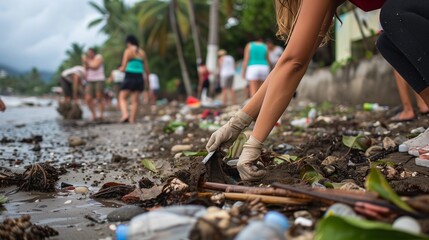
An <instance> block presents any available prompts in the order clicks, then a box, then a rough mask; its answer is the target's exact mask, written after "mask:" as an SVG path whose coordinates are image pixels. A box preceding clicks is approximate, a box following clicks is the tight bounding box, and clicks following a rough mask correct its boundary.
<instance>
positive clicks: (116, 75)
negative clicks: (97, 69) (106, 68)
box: [108, 64, 125, 109]
mask: <svg viewBox="0 0 429 240" xmlns="http://www.w3.org/2000/svg"><path fill="white" fill-rule="evenodd" d="M120 67H121V64H119V65H118V66H117V69H114V70H112V72H111V73H110V77H109V79H108V81H109V82H110V83H113V85H112V88H113V92H114V94H115V98H116V101H117V103H116V106H117V108H118V109H119V106H120V104H119V91H120V90H121V86H122V83H123V82H124V78H125V73H124V72H121V70H119V68H120Z"/></svg>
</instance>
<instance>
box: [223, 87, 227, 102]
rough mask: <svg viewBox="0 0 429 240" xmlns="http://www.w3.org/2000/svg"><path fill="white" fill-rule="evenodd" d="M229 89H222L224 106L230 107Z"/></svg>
mask: <svg viewBox="0 0 429 240" xmlns="http://www.w3.org/2000/svg"><path fill="white" fill-rule="evenodd" d="M226 91H227V89H226V88H222V104H223V105H225V106H226V105H228V96H227V95H226V94H227V92H226Z"/></svg>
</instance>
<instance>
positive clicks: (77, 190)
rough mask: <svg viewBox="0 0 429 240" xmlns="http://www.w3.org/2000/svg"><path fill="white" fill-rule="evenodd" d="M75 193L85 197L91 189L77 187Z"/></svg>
mask: <svg viewBox="0 0 429 240" xmlns="http://www.w3.org/2000/svg"><path fill="white" fill-rule="evenodd" d="M74 192H75V193H76V194H82V195H85V194H87V193H88V192H89V189H88V187H85V186H83V187H75V188H74Z"/></svg>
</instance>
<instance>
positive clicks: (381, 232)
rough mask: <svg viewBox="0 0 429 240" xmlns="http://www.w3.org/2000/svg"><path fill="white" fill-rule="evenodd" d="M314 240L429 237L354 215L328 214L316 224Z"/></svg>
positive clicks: (405, 239) (402, 239) (393, 239)
mask: <svg viewBox="0 0 429 240" xmlns="http://www.w3.org/2000/svg"><path fill="white" fill-rule="evenodd" d="M314 239H315V240H343V239H366V240H379V239H391V240H411V239H413V240H419V239H421V240H422V239H426V240H427V239H429V238H428V237H426V236H423V235H417V234H413V233H408V232H404V231H400V230H397V229H393V228H392V225H389V224H386V223H382V222H376V221H369V220H365V219H361V218H356V217H339V216H329V217H326V218H324V219H322V220H321V221H320V222H319V224H317V227H316V232H315V235H314Z"/></svg>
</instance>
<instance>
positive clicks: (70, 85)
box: [60, 66, 85, 103]
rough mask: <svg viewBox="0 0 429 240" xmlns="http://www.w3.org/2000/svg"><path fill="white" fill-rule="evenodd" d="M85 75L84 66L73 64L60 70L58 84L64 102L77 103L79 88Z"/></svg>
mask: <svg viewBox="0 0 429 240" xmlns="http://www.w3.org/2000/svg"><path fill="white" fill-rule="evenodd" d="M84 77H85V68H84V67H82V66H74V67H72V68H69V69H66V70H64V71H62V72H61V79H60V84H61V88H62V89H63V93H64V102H65V103H70V102H71V100H72V99H73V102H75V103H77V102H78V100H79V90H80V87H81V86H82V83H83V80H84Z"/></svg>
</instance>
